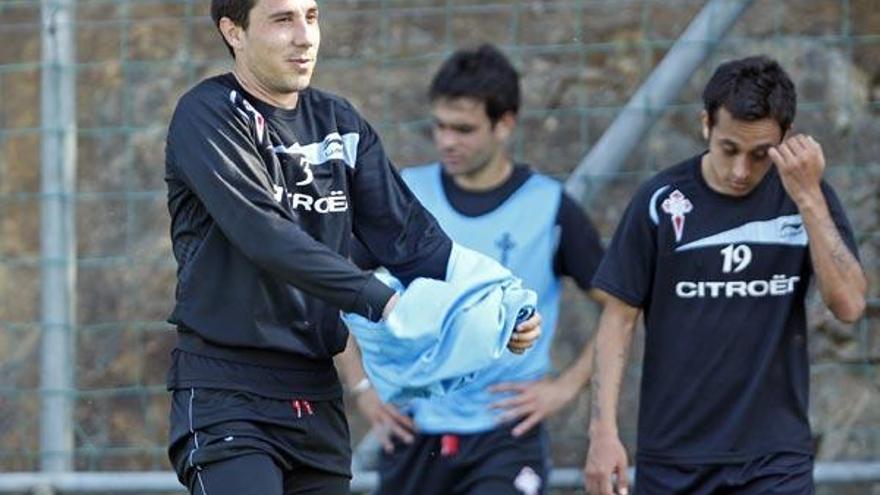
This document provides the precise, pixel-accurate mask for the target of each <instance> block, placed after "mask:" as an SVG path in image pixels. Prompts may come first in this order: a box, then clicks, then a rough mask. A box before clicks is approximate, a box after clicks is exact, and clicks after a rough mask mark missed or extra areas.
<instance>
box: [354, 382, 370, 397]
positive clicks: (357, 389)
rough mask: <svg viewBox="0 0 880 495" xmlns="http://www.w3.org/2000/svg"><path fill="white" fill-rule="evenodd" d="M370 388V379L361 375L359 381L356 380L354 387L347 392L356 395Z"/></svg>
mask: <svg viewBox="0 0 880 495" xmlns="http://www.w3.org/2000/svg"><path fill="white" fill-rule="evenodd" d="M371 388H373V384H372V383H370V379H369V378H367V377H363V378H361V381H359V382H357V385H355V386H354V387H351V389H350V390H349V393H350V394H351V395H352V396H354V397H357V396H358V395H361V394H362V393H364V392H366V391H367V390H370V389H371Z"/></svg>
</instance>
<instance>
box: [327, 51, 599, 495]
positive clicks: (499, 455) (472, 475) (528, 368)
mask: <svg viewBox="0 0 880 495" xmlns="http://www.w3.org/2000/svg"><path fill="white" fill-rule="evenodd" d="M429 96H430V100H431V106H432V114H433V118H434V132H433V137H434V144H435V146H436V147H437V150H438V152H439V154H440V162H439V163H434V164H430V165H426V166H421V167H412V168H408V169H405V170H404V171H403V172H402V174H401V175H402V177H403V179H404V181H405V182H406V184H407V186H409V188H410V189H411V190H412V192H413V193H414V194H415V195H416V197H417V198H419V201H420V202H421V203H422V204H423V205H425V207H426V208H427V209H428V210H429V211H430V212H431V213H432V215H434V217H435V218H437V221H438V222H439V223H440V225H441V226H442V227H443V229H444V231H445V232H447V233H449V235H450V237H451V238H452V239H453V240H455V242H457V243H459V244H462V245H464V246H466V247H468V248H471V249H474V250H476V251H479V252H481V253H483V254H486V255H488V256H491V257H492V258H494V259H495V260H497V261H499V262H500V263H501V264H503V265H505V266H506V267H507V268H508V269H510V271H511V272H513V274H514V275H516V276H517V277H519V278H521V279H522V280H523V284H524V286H525V287H526V288H528V289H531V290H534V291H535V292H536V293H537V294H538V311H539V312H540V313H541V315H542V317H543V328H544V329H545V330H544V331H545V335H544V336H543V337H542V338H541V339H540V340H539V341H538V342H537V343H536V344H535V347H534V348H533V349H532V350H531V351H530V352H529V353H527V354H526V355H524V356H515V355H513V354H510V353H508V354H507V355H505V356H503V357H502V359H500V360H499V361H498V362H497V364H494V365H492V366H490V367H489V368H487V369H485V370H483V371H481V372H480V373H478V374H475V375H474V376H473V379H472V380H471V381H469V382H467V383H466V384H464V385H463V386H461V387H459V388H456V389H455V390H454V391H451V392H450V393H448V394H446V395H442V396H434V397H427V398H419V399H414V400H411V401H408V402H407V403H406V404H398V406H401V407H402V408H403V412H405V413H406V414H403V413H402V411H401V410H400V409H399V408H398V407H395V405H392V404H382V403H380V402H379V400H378V397H377V396H376V394H375V392H374V391H373V390H366V391H364V392H362V393H360V394H358V395H357V402H358V405H359V408H360V410H361V411H362V412H363V413H364V414H365V415H366V416H367V417H368V418H369V419H370V420H371V422H372V423H373V424H374V425H375V426H379V427H380V428H386V429H390V431H391V433H392V435H390V436H389V437H388V438H384V439H383V440H384V445H385V453H384V456H383V458H382V462H381V465H380V468H379V472H380V488H379V490H378V493H380V494H394V495H405V494H418V495H426V494H428V495H430V494H437V495H446V494H463V495H464V494H466V495H476V494H487V495H505V494H510V495H521V494H539V493H547V475H548V472H549V458H550V452H549V447H548V441H547V434H546V432H545V430H544V428H543V426H542V421H543V420H544V418H546V417H547V416H549V415H550V414H552V413H554V412H556V411H558V410H559V409H561V408H562V407H563V406H565V405H566V404H567V403H569V402H570V401H571V400H572V399H573V398H574V397H575V396H576V395H577V393H578V392H579V391H580V390H581V389H583V388H584V387H585V386H586V384H587V382H588V381H589V377H590V373H591V368H592V362H591V361H592V352H591V345H590V346H585V348H584V350H583V351H582V353H581V354H580V357H579V358H578V359H577V360H576V362H575V363H574V364H573V365H572V366H570V367H569V368H568V369H566V370H565V371H564V372H563V373H562V374H561V375H560V376H559V377H558V378H551V377H550V376H549V375H550V371H551V369H550V368H551V363H550V344H551V340H552V336H553V329H554V327H555V326H556V321H557V317H558V313H559V299H560V292H561V287H560V286H561V277H562V276H567V277H570V278H572V279H573V280H574V281H575V282H576V283H577V284H578V286H579V287H580V288H581V289H582V290H584V291H585V292H590V293H592V292H593V291H591V287H590V279H591V278H592V276H593V274H594V273H595V270H596V267H597V266H598V264H599V261H600V259H601V256H602V247H601V245H600V242H599V236H598V234H597V232H596V230H595V228H594V227H593V225H592V223H591V222H590V221H589V219H588V218H587V217H586V215H585V214H584V213H583V211H582V210H581V208H580V206H579V205H578V204H577V203H576V202H575V201H574V200H572V199H571V198H569V197H568V196H566V195H565V194H564V192H563V188H562V185H561V184H560V183H559V182H558V181H556V180H554V179H551V178H549V177H546V176H544V175H541V174H539V173H537V172H534V171H532V170H531V169H530V168H529V167H528V166H526V165H524V164H518V163H514V161H513V160H511V158H510V156H509V154H508V151H507V146H508V143H509V139H510V137H511V136H512V134H513V131H514V128H515V125H516V119H517V112H518V109H519V101H520V92H519V75H518V74H517V72H516V70H515V69H514V67H513V66H512V65H511V63H510V62H509V61H508V60H507V58H506V57H505V56H504V55H503V54H502V53H501V52H500V51H498V50H497V49H496V48H494V47H492V46H489V45H484V46H481V47H478V48H476V49H473V50H462V51H459V52H456V53H454V54H453V55H452V56H451V57H450V58H449V59H447V60H446V62H444V64H443V65H442V67H441V68H440V69H439V71H438V73H437V74H436V76H435V77H434V79H433V82H432V84H431V89H430V91H429ZM354 254H355V255H357V254H358V251H357V250H355V251H354ZM366 254H369V253H366ZM356 258H357V256H356ZM357 261H359V264H361V265H362V266H364V263H363V260H357ZM426 304H430V301H427V302H426ZM584 340H585V341H586V340H588V339H586V338H585V339H584ZM347 352H348V351H347ZM344 374H345V375H346V381H347V382H348V383H349V384H350V386H352V387H354V388H355V389H357V387H356V386H355V385H354V384H356V383H358V382H359V381H360V377H362V376H363V374H362V372H359V373H354V374H352V373H344ZM361 383H366V382H361Z"/></svg>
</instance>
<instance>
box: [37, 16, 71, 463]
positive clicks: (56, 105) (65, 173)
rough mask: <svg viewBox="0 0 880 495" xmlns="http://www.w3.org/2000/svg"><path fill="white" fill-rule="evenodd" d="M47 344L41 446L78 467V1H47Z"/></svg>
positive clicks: (45, 454)
mask: <svg viewBox="0 0 880 495" xmlns="http://www.w3.org/2000/svg"><path fill="white" fill-rule="evenodd" d="M40 6H41V16H42V45H41V46H42V88H41V99H42V100H41V121H42V124H41V125H42V143H41V161H42V165H41V171H42V178H41V180H42V202H41V225H40V244H41V246H40V249H41V256H42V280H41V282H42V286H41V287H42V293H41V299H42V301H41V305H42V306H41V311H42V332H43V335H42V346H41V368H40V392H41V397H42V401H43V403H42V407H41V409H40V414H41V417H40V452H41V454H40V455H41V457H40V460H41V466H42V469H43V470H44V471H48V472H63V471H70V470H71V469H72V467H73V462H72V452H73V419H72V416H73V414H72V412H73V407H72V403H73V398H72V396H71V394H70V391H71V389H72V385H73V363H74V350H73V349H74V347H73V344H74V339H73V332H74V324H75V321H76V311H75V308H76V306H75V301H76V300H75V294H76V223H75V203H74V198H73V193H74V190H75V188H76V93H75V78H76V74H75V68H74V65H73V62H74V57H75V55H74V53H75V47H74V37H73V32H72V23H71V21H72V19H73V16H74V13H73V9H74V7H75V0H41V5H40Z"/></svg>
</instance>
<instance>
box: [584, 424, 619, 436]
mask: <svg viewBox="0 0 880 495" xmlns="http://www.w3.org/2000/svg"><path fill="white" fill-rule="evenodd" d="M589 434H590V438H592V439H596V438H602V437H613V438H617V436H618V432H617V422H610V421H590V428H589Z"/></svg>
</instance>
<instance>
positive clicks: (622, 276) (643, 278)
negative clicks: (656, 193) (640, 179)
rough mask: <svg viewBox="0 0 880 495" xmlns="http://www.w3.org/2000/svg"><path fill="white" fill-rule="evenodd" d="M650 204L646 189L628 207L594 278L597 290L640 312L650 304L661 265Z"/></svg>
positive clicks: (648, 193) (644, 187) (645, 187)
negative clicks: (658, 268) (655, 271)
mask: <svg viewBox="0 0 880 495" xmlns="http://www.w3.org/2000/svg"><path fill="white" fill-rule="evenodd" d="M650 201H651V200H650V191H648V189H647V186H643V187H642V189H641V190H640V191H639V192H638V193H636V195H635V197H634V198H633V199H632V201H631V202H630V204H629V206H627V208H626V211H625V212H624V214H623V218H622V219H621V220H620V224H619V225H618V226H617V230H616V231H615V232H614V237H613V238H612V239H611V244H609V245H608V250H607V252H606V253H605V256H604V257H603V258H602V263H600V264H599V269H598V270H597V271H596V276H595V277H593V286H594V287H596V288H598V289H601V290H603V291H605V292H608V293H609V294H611V295H613V296H615V297H617V298H619V299H621V300H623V301H624V302H625V303H627V304H629V305H631V306H634V307H637V308H645V305H646V304H647V302H648V298H649V297H650V295H651V285H652V283H653V280H654V269H655V266H656V263H657V259H656V257H657V229H656V226H655V225H654V223H653V222H652V221H651V218H650V215H649V213H648V211H649V206H650Z"/></svg>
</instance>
